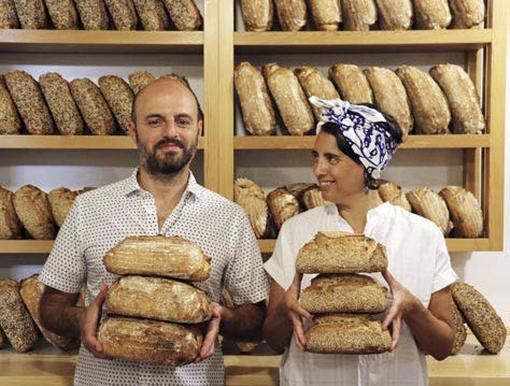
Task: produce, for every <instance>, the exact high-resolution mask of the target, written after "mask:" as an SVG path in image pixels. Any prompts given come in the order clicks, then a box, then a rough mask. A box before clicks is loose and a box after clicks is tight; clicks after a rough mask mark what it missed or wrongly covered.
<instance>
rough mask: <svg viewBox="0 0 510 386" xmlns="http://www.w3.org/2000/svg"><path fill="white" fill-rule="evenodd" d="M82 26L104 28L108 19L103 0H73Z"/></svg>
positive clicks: (87, 28) (108, 22)
mask: <svg viewBox="0 0 510 386" xmlns="http://www.w3.org/2000/svg"><path fill="white" fill-rule="evenodd" d="M74 3H75V4H76V8H77V9H78V14H79V15H80V20H81V23H82V25H83V28H84V29H86V30H106V29H108V27H109V24H110V20H109V18H108V12H107V11H106V6H105V4H104V1H103V0H74Z"/></svg>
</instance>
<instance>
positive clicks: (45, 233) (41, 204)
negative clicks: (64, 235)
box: [13, 185, 56, 240]
mask: <svg viewBox="0 0 510 386" xmlns="http://www.w3.org/2000/svg"><path fill="white" fill-rule="evenodd" d="M13 203H14V208H15V209H16V214H17V215H18V218H19V219H20V221H21V223H22V224H23V226H24V227H25V229H26V230H27V231H28V233H29V234H30V236H32V237H33V238H34V239H36V240H53V239H54V238H55V236H56V230H55V222H54V220H53V216H52V214H51V207H50V203H49V201H48V195H47V194H46V193H45V192H43V191H42V190H41V189H39V188H38V187H36V186H33V185H25V186H22V187H21V188H19V189H18V190H17V191H16V193H14V200H13Z"/></svg>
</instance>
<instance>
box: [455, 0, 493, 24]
mask: <svg viewBox="0 0 510 386" xmlns="http://www.w3.org/2000/svg"><path fill="white" fill-rule="evenodd" d="M449 1H450V11H451V12H452V17H453V23H452V28H454V29H465V28H477V27H479V26H481V25H482V24H483V20H484V19H485V4H484V0H449Z"/></svg>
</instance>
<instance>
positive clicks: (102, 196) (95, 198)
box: [77, 179, 126, 205]
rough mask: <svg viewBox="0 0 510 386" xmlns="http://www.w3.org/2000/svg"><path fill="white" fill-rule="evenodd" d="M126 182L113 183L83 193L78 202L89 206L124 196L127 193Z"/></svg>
mask: <svg viewBox="0 0 510 386" xmlns="http://www.w3.org/2000/svg"><path fill="white" fill-rule="evenodd" d="M125 187H126V180H125V179H124V180H120V181H117V182H113V183H111V184H108V185H104V186H101V187H98V188H93V189H91V190H88V191H86V192H84V193H81V194H80V195H78V197H77V201H78V202H80V203H82V204H84V205H87V204H95V203H97V202H100V201H104V200H109V201H111V200H112V199H114V198H116V197H118V196H120V195H123V194H125V193H126V190H125Z"/></svg>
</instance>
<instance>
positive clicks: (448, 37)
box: [234, 29, 493, 54]
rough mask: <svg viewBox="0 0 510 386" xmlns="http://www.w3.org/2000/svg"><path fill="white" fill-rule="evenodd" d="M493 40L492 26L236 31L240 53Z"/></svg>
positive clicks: (469, 44) (429, 48)
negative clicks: (396, 29) (378, 29)
mask: <svg viewBox="0 0 510 386" xmlns="http://www.w3.org/2000/svg"><path fill="white" fill-rule="evenodd" d="M492 40H493V33H492V30H491V29H482V30H439V31H369V32H354V31H300V32H283V31H278V32H235V33H234V48H235V52H236V53H243V54H246V53H268V52H273V53H274V52H275V51H276V52H278V53H289V52H292V53H310V52H312V53H314V52H320V53H328V52H363V53H370V52H381V51H386V52H418V51H419V52H437V51H442V52H450V51H466V50H476V49H478V48H482V47H484V46H486V45H488V44H491V43H492Z"/></svg>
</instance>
